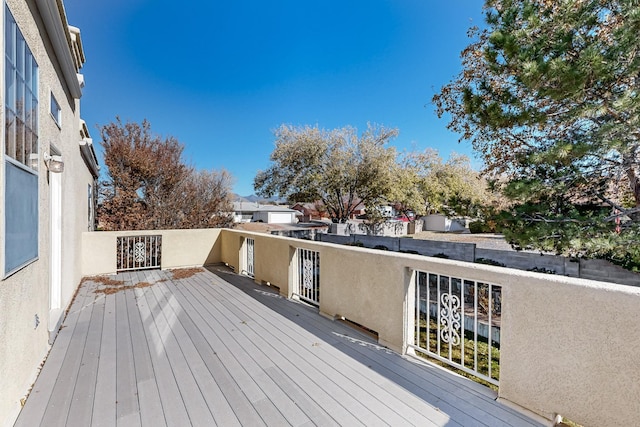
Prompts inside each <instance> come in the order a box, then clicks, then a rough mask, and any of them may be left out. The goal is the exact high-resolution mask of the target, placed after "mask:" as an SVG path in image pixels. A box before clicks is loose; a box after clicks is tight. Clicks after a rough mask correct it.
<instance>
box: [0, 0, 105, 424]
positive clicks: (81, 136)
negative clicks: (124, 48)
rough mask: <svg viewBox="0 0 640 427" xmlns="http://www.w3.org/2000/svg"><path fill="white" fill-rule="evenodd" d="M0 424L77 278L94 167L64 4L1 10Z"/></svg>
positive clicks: (78, 49) (44, 2)
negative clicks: (2, 108) (81, 113)
mask: <svg viewBox="0 0 640 427" xmlns="http://www.w3.org/2000/svg"><path fill="white" fill-rule="evenodd" d="M2 7H3V9H4V10H3V11H4V13H3V15H2V18H1V20H0V22H1V23H2V25H3V27H2V34H3V37H4V38H3V42H2V44H1V46H3V49H4V54H3V55H2V60H3V64H2V70H3V71H4V77H3V79H2V82H3V83H2V84H3V85H4V86H3V90H2V91H1V92H0V93H1V97H2V103H3V107H4V110H3V111H4V116H5V118H4V121H5V132H3V133H2V142H1V144H0V146H1V147H2V149H0V176H1V177H2V178H0V195H2V197H0V216H1V218H0V224H2V226H1V230H2V231H1V232H0V325H2V326H1V327H0V329H1V331H0V336H1V339H0V341H1V342H2V344H1V345H0V347H1V348H0V373H1V374H0V377H1V378H2V387H0V425H3V426H4V425H13V422H14V420H15V417H16V416H17V414H18V412H19V411H20V398H22V397H24V396H25V394H26V393H27V391H28V389H29V386H30V385H31V384H32V383H33V378H34V377H35V375H36V373H37V369H38V366H39V365H40V363H41V362H42V360H43V358H44V357H45V356H46V355H47V352H48V351H49V348H50V346H49V344H50V342H51V341H52V340H53V339H54V337H55V336H56V333H57V331H58V329H59V326H60V323H61V320H62V318H63V316H64V313H65V310H66V309H67V308H68V307H69V304H70V302H71V300H72V298H73V295H74V293H75V291H76V288H77V285H78V283H79V282H80V279H81V271H80V265H81V257H82V250H81V242H82V235H83V232H86V231H92V230H93V229H94V226H95V215H94V208H95V200H96V193H95V182H96V179H97V177H98V164H97V159H96V154H95V151H94V148H93V143H92V140H91V138H90V136H89V131H88V129H87V126H86V124H85V123H84V122H83V121H82V120H81V118H80V110H81V109H80V98H81V96H82V89H83V87H84V79H83V76H82V74H80V70H81V68H82V66H83V64H84V61H85V57H84V50H83V47H82V42H81V39H80V30H78V29H77V28H75V27H71V26H69V24H68V22H67V17H66V15H65V9H64V6H63V4H62V1H61V0H33V1H22V0H6V1H4V2H3V6H2Z"/></svg>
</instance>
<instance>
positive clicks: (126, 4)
mask: <svg viewBox="0 0 640 427" xmlns="http://www.w3.org/2000/svg"><path fill="white" fill-rule="evenodd" d="M64 4H65V8H66V12H67V17H68V19H69V23H70V24H71V25H74V26H77V27H79V28H80V30H81V35H82V41H83V45H84V51H85V55H86V59H87V62H86V64H85V67H84V68H83V70H82V72H83V74H84V75H85V81H86V86H85V88H84V91H83V97H82V100H81V115H82V117H83V118H84V120H85V121H86V122H87V125H88V127H89V130H90V132H91V133H92V137H93V139H94V142H96V145H99V144H97V143H98V142H99V140H100V134H99V130H98V127H99V126H102V125H105V124H107V123H110V122H112V121H114V120H115V118H116V116H119V117H120V118H121V119H122V120H123V121H135V122H141V121H142V120H143V119H147V120H149V122H150V123H151V127H152V130H153V131H154V132H155V133H157V134H160V135H162V136H164V137H166V136H169V135H171V136H174V137H176V138H177V139H178V140H179V141H181V142H182V143H183V144H184V145H185V159H186V160H187V161H188V162H190V163H192V164H194V165H195V166H196V167H197V168H200V169H211V168H214V169H220V168H225V169H227V170H228V171H230V172H231V173H232V175H233V176H234V178H235V185H234V191H235V192H236V193H238V194H240V195H243V196H246V195H249V194H252V193H253V192H254V191H253V178H254V176H255V174H256V172H257V171H258V170H259V169H266V168H267V167H268V166H269V155H270V154H271V151H272V150H273V147H274V138H273V133H272V131H273V130H274V129H275V128H277V127H278V126H279V125H280V124H283V123H286V124H291V125H306V124H309V125H318V126H319V127H322V128H327V129H332V128H337V127H343V126H347V125H351V126H355V127H357V128H358V129H359V130H364V129H365V128H366V125H367V122H371V123H378V124H382V125H385V126H388V127H397V128H398V129H399V130H400V135H399V137H398V138H397V139H395V140H394V141H393V145H394V146H396V147H397V148H398V150H399V151H402V150H411V149H417V150H423V149H425V148H427V147H432V148H435V149H437V150H438V151H439V152H440V154H441V156H443V157H444V158H446V157H448V155H449V154H450V153H451V152H452V151H455V152H458V153H465V154H468V155H470V156H472V155H473V154H472V151H471V148H470V146H469V144H467V143H460V144H459V143H458V142H457V141H458V136H457V135H455V134H453V133H451V132H449V131H448V130H447V129H446V121H445V120H444V119H438V118H437V116H436V114H435V112H434V107H433V106H432V105H431V97H432V96H433V94H434V93H435V92H436V91H437V90H438V89H439V88H440V87H441V86H442V85H443V84H445V83H447V82H448V81H449V80H451V78H453V77H454V76H455V75H456V74H457V73H458V72H459V71H460V57H459V55H460V51H461V50H462V49H463V48H464V47H465V46H466V45H467V44H468V43H469V39H468V38H467V36H466V31H467V29H468V28H469V27H470V26H471V25H482V23H483V19H482V2H481V1H479V0H475V1H474V0H456V1H436V0H393V1H392V0H364V1H363V0H341V1H338V0H271V1H264V0H245V1H225V2H221V1H215V0H202V1H200V0H198V1H191V0H186V1H181V2H177V1H174V0H171V1H169V0H110V1H88V0H65V1H64ZM100 158H101V154H100ZM476 166H479V164H478V163H476Z"/></svg>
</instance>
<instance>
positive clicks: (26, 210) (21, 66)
mask: <svg viewBox="0 0 640 427" xmlns="http://www.w3.org/2000/svg"><path fill="white" fill-rule="evenodd" d="M4 16H5V22H4V24H5V34H4V36H5V37H4V39H5V45H4V55H5V87H4V89H5V138H4V153H5V176H4V180H5V199H4V207H5V209H4V211H5V222H4V223H5V230H4V231H5V233H4V234H5V236H4V244H5V247H4V253H5V259H4V274H5V276H8V275H9V274H11V273H13V272H15V271H17V270H19V269H20V268H22V267H23V266H25V265H27V264H29V263H30V262H32V261H34V260H35V259H37V258H38V163H39V155H38V64H36V61H35V59H34V58H33V55H32V54H31V50H29V47H28V46H27V43H26V42H25V40H24V37H23V36H22V33H21V32H20V29H19V28H18V25H17V24H16V21H15V19H14V18H13V15H12V14H11V12H10V11H9V8H8V7H6V6H5V15H4Z"/></svg>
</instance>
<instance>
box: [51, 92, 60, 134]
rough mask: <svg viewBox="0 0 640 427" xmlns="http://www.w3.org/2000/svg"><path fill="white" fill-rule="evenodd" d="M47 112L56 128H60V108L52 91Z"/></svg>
mask: <svg viewBox="0 0 640 427" xmlns="http://www.w3.org/2000/svg"><path fill="white" fill-rule="evenodd" d="M54 107H55V109H54ZM49 114H51V117H52V118H53V121H54V122H55V123H56V125H58V128H59V129H62V108H60V103H59V102H58V100H57V99H56V96H55V95H54V94H53V92H51V96H50V97H49Z"/></svg>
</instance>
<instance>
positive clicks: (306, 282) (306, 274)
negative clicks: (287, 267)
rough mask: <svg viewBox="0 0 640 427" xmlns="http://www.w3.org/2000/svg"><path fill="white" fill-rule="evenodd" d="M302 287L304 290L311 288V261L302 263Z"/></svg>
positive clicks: (307, 260) (306, 260)
mask: <svg viewBox="0 0 640 427" xmlns="http://www.w3.org/2000/svg"><path fill="white" fill-rule="evenodd" d="M302 286H304V287H305V288H306V289H311V288H312V287H313V261H311V260H310V259H305V260H303V261H302Z"/></svg>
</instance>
